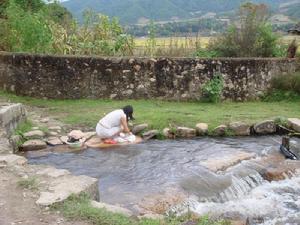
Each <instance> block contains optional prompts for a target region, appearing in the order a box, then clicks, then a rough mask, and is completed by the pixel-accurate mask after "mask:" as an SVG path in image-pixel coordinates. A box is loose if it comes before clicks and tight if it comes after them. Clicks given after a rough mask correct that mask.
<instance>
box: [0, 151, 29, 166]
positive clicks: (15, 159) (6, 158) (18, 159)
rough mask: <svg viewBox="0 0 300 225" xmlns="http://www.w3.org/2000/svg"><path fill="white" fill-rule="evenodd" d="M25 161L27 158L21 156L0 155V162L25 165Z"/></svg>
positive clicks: (10, 164)
mask: <svg viewBox="0 0 300 225" xmlns="http://www.w3.org/2000/svg"><path fill="white" fill-rule="evenodd" d="M26 163H27V159H26V158H25V157H22V156H18V155H14V154H7V155H0V164H2V165H3V164H4V165H8V166H14V165H25V164H26Z"/></svg>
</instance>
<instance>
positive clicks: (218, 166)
mask: <svg viewBox="0 0 300 225" xmlns="http://www.w3.org/2000/svg"><path fill="white" fill-rule="evenodd" d="M255 156H256V154H255V153H249V152H243V151H238V152H236V151H235V152H232V154H226V155H224V156H222V157H221V156H220V157H214V158H211V159H208V160H206V161H204V162H201V165H202V166H204V167H206V168H207V169H209V170H211V171H213V172H217V171H224V170H226V169H227V168H229V167H232V166H234V165H236V164H238V163H240V162H241V161H243V160H249V159H251V158H254V157H255Z"/></svg>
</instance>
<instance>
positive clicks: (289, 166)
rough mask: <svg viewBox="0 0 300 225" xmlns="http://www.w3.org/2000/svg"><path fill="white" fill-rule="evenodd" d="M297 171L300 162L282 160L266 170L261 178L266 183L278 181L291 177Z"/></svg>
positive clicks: (299, 167)
mask: <svg viewBox="0 0 300 225" xmlns="http://www.w3.org/2000/svg"><path fill="white" fill-rule="evenodd" d="M299 169H300V161H289V160H284V161H282V162H281V163H275V164H274V166H273V167H268V168H266V169H265V170H264V171H263V172H262V176H263V178H264V179H265V180H268V181H279V180H284V179H286V178H287V177H291V176H292V175H293V174H294V173H295V172H296V170H299Z"/></svg>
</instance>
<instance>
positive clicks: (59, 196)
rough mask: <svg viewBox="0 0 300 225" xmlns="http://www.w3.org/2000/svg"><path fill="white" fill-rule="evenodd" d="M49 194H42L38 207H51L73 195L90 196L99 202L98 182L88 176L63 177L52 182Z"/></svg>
mask: <svg viewBox="0 0 300 225" xmlns="http://www.w3.org/2000/svg"><path fill="white" fill-rule="evenodd" d="M48 190H49V191H48V192H41V195H40V197H39V199H38V200H37V201H36V203H37V204H38V205H41V206H49V205H53V204H54V203H57V202H62V201H64V200H66V199H67V198H68V197H70V196H71V195H72V194H75V195H79V194H80V193H87V194H89V195H90V196H91V197H92V199H96V200H98V198H99V191H98V180H97V179H96V178H91V177H88V176H71V175H68V176H63V177H60V179H55V180H53V181H50V183H49V188H48Z"/></svg>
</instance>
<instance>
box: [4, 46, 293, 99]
mask: <svg viewBox="0 0 300 225" xmlns="http://www.w3.org/2000/svg"><path fill="white" fill-rule="evenodd" d="M297 66H298V65H297V62H296V61H295V60H289V59H273V58H269V59H263V58H243V59H242V58H220V59H201V58H199V59H196V58H156V59H154V58H124V57H123V58H99V57H77V56H48V55H27V54H10V53H3V52H2V53H0V88H2V89H4V90H7V91H9V92H12V93H15V94H17V95H26V96H33V97H41V98H57V99H79V98H111V99H125V98H146V99H147V98H159V99H168V100H197V99H199V98H200V96H201V91H200V90H201V87H202V86H203V84H205V83H206V82H207V81H208V80H210V79H211V78H212V77H213V75H214V74H215V73H221V74H222V75H223V78H224V81H225V87H224V91H223V98H225V99H232V100H238V101H239V100H245V99H254V98H256V97H257V96H258V95H259V94H261V93H262V92H264V91H265V90H266V89H267V88H268V87H269V85H270V79H271V78H272V76H274V75H277V74H282V75H284V74H286V73H290V72H294V71H295V70H296V69H297Z"/></svg>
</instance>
